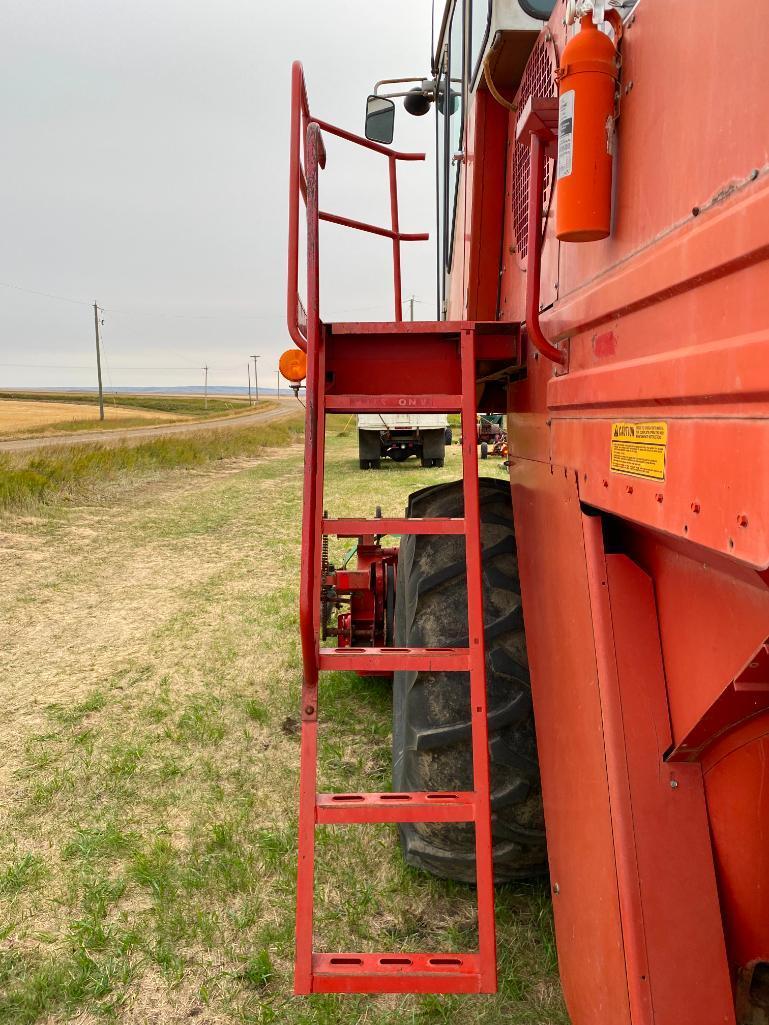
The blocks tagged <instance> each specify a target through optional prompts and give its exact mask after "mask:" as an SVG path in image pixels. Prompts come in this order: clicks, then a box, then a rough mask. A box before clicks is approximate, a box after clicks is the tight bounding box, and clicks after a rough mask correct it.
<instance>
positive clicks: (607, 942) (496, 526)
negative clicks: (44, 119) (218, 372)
mask: <svg viewBox="0 0 769 1025" xmlns="http://www.w3.org/2000/svg"><path fill="white" fill-rule="evenodd" d="M738 12H739V8H738V7H737V6H736V5H734V4H728V3H716V2H715V0H712V2H711V0H704V2H703V0H678V2H677V3H675V4H670V3H668V2H665V0H641V2H638V3H634V2H633V0H626V2H624V3H616V2H611V0H603V2H599V0H594V2H590V0H568V2H567V3H564V2H562V0H560V2H557V3H553V2H552V0H520V3H516V2H514V0H493V2H492V3H490V4H489V3H488V2H487V0H452V2H450V3H448V4H447V5H446V8H445V11H444V15H443V20H442V25H441V29H440V31H439V33H438V35H437V40H438V43H437V48H436V50H435V53H434V54H433V55H432V69H431V75H429V76H427V77H424V78H416V79H414V80H409V81H408V82H407V83H404V84H402V85H400V86H397V85H396V86H393V87H392V88H391V92H390V94H389V95H385V94H383V92H382V91H381V87H380V88H379V89H377V88H375V89H374V92H373V93H372V95H371V96H370V97H369V101H368V115H369V117H368V120H367V136H368V137H366V138H364V137H361V136H358V135H354V134H352V133H350V132H348V131H346V130H343V129H340V128H337V127H336V126H334V125H332V124H330V123H328V122H326V121H323V120H320V119H319V118H317V117H315V116H314V114H313V113H311V110H310V106H309V103H308V99H307V94H306V90H305V86H304V81H303V77H302V71H301V67H300V66H299V65H295V66H294V71H293V98H292V133H291V138H292V150H291V191H290V196H291V199H290V224H289V229H290V242H289V296H288V323H289V330H290V333H291V336H292V338H293V340H294V341H295V343H296V345H297V346H298V348H299V350H301V351H299V352H296V353H295V354H294V355H292V357H291V358H290V359H287V360H286V367H287V368H288V370H289V373H290V375H292V376H293V379H294V380H301V378H302V377H304V376H305V375H306V388H307V430H306V442H305V444H306V460H305V479H304V487H305V495H304V512H303V524H302V539H303V559H302V579H301V610H300V612H301V616H300V620H301V636H302V651H303V660H304V681H303V689H302V768H301V792H300V838H299V875H298V892H297V957H296V988H297V991H298V992H300V993H310V992H436V993H445V992H455V993H458V992H465V993H469V992H475V993H478V992H490V991H492V990H494V988H495V986H496V945H495V931H494V906H493V905H494V890H493V886H494V880H495V878H496V880H497V881H500V880H505V879H510V878H519V877H522V876H526V875H530V874H532V873H537V872H541V871H542V870H543V868H544V866H545V863H547V866H548V867H549V873H550V880H551V885H552V893H553V907H554V914H555V925H556V935H557V943H558V958H559V966H560V973H561V980H562V985H563V991H564V995H565V999H566V1003H567V1006H568V1009H569V1013H570V1016H571V1019H572V1021H573V1023H574V1025H766V1023H767V1022H769V825H768V824H769V640H768V639H769V516H768V515H767V514H768V513H769V473H768V472H767V469H768V468H769V328H768V327H767V325H768V324H769V264H767V260H769V172H768V171H767V167H768V166H769V151H768V150H767V140H769V112H768V111H769V108H767V105H766V102H765V99H764V97H765V94H766V86H767V84H768V76H767V72H766V60H765V55H766V53H767V51H768V50H769V22H767V20H766V18H762V17H760V13H759V17H757V18H755V17H754V18H752V19H749V21H747V22H746V21H738ZM415 82H416V84H414V83H415ZM392 93H395V94H396V95H405V99H406V107H407V110H409V111H410V112H411V113H416V114H424V113H426V112H428V111H431V112H432V114H433V116H434V118H435V121H436V125H437V129H436V136H437V139H438V168H439V174H438V179H439V189H438V203H437V209H438V218H437V230H438V242H439V244H438V252H439V261H440V263H439V274H438V278H439V282H440V295H439V307H440V309H441V311H442V319H440V320H438V321H434V322H417V323H411V322H409V323H403V322H402V321H401V319H400V310H401V293H400V249H401V245H402V244H404V243H407V242H408V243H411V242H416V241H419V240H420V239H424V238H426V235H425V234H408V233H406V232H404V231H403V230H402V229H401V227H400V224H399V218H398V200H397V168H398V167H399V165H401V164H402V163H403V162H410V161H415V160H416V161H418V160H421V159H422V158H423V154H415V153H403V152H400V151H397V150H395V149H392V148H391V145H390V143H391V140H392V124H393V117H394V103H393V96H392ZM329 135H333V136H336V137H338V138H340V139H343V140H346V141H347V142H349V143H350V144H351V145H356V146H362V147H365V148H367V149H368V150H371V151H373V152H374V153H377V154H379V155H380V157H381V158H382V160H383V162H385V163H386V165H387V168H388V170H389V181H390V198H391V204H390V208H391V221H390V223H389V224H388V225H380V224H377V225H373V224H368V223H364V222H360V221H355V220H352V219H351V218H348V217H346V216H345V215H344V214H342V213H337V212H331V211H327V210H325V209H324V207H323V205H322V203H321V200H320V189H321V185H322V179H323V175H324V174H326V173H331V169H330V168H329V169H328V170H327V171H322V169H323V168H324V167H325V164H326V154H325V148H324V142H323V140H324V137H327V136H329ZM426 137H427V135H426ZM303 198H304V199H305V200H306V216H307V257H308V260H307V263H308V265H307V276H306V291H304V301H303V302H300V300H299V279H300V274H299V261H298V240H299V218H300V210H301V201H302V199H303ZM320 221H326V222H331V223H333V224H336V225H340V226H344V227H347V228H351V229H354V230H362V231H366V232H373V233H374V234H376V235H378V236H381V237H383V238H384V239H386V240H387V244H390V245H391V246H392V253H393V268H394V286H395V287H394V293H395V294H394V311H395V313H394V319H393V321H392V322H386V323H365V324H361V323H352V324H340V323H327V322H325V321H323V320H322V317H321V304H320V295H319V262H320V259H321V257H320V251H319V241H318V226H319V222H320ZM302 277H303V275H302ZM305 310H306V313H305ZM424 382H429V391H426V390H425V384H424ZM500 409H503V410H505V411H506V417H507V421H506V422H507V434H508V446H509V453H508V463H509V472H510V477H509V481H507V480H503V481H502V480H500V481H492V480H485V479H479V475H478V465H477V458H478V450H477V445H476V417H477V415H478V413H482V414H486V413H491V412H492V411H495V410H500ZM411 411H414V412H418V413H420V414H425V413H427V414H430V415H432V414H434V413H440V414H446V413H459V414H461V418H462V426H463V430H462V438H463V441H462V463H463V478H462V480H461V481H457V482H456V483H453V484H449V485H440V486H434V487H428V488H424V489H422V490H421V491H418V492H416V493H415V494H414V495H412V496H411V499H410V502H409V505H408V509H407V511H406V515H405V516H404V517H399V518H397V519H393V518H382V517H374V518H373V519H366V518H363V517H361V518H353V519H338V518H336V517H334V515H333V511H332V513H331V515H327V514H326V513H325V512H324V498H323V474H324V437H325V417H326V415H327V414H328V413H333V412H344V413H348V414H350V413H359V414H374V415H382V416H385V417H387V416H388V415H395V414H399V413H404V412H411ZM334 535H336V536H342V537H347V538H357V545H358V548H357V551H358V562H357V565H356V566H354V567H346V568H345V569H344V570H335V569H333V567H330V566H329V565H328V560H327V558H326V557H325V555H324V553H325V551H326V547H325V541H324V538H326V537H328V536H334ZM396 537H398V538H400V544H399V545H398V546H396ZM388 539H389V540H388ZM524 626H525V636H524ZM328 636H332V637H334V639H335V640H336V643H335V644H333V646H330V647H326V646H325V643H326V642H324V637H328ZM331 669H351V670H356V671H358V672H377V673H392V674H393V679H394V729H393V747H394V789H393V791H392V792H387V793H368V794H366V793H356V794H319V793H317V792H316V753H317V733H318V730H319V729H321V728H322V726H319V722H318V705H319V701H321V700H322V687H319V679H321V678H322V674H323V673H324V672H325V671H326V670H331ZM529 673H530V676H529ZM428 763H429V764H430V765H432V766H434V767H437V768H436V771H434V772H433V773H432V774H431V775H430V777H427V776H426V774H425V765H426V764H428ZM436 781H440V782H439V787H440V789H437V788H436V786H435V784H436ZM345 822H357V823H371V822H396V823H399V824H400V829H401V838H402V844H403V849H404V852H405V856H406V859H407V860H408V861H409V863H410V864H413V865H416V866H419V867H421V868H424V869H427V870H428V871H431V872H435V873H436V874H439V875H441V876H444V877H449V878H453V879H458V880H468V881H473V882H475V883H476V887H477V900H478V923H479V947H478V949H477V950H475V951H469V952H458V953H450V954H446V953H434V952H433V953H431V952H426V953H423V954H409V955H400V954H397V953H395V954H393V953H388V952H383V953H365V954H363V953H350V952H344V951H343V952H339V953H336V954H327V953H323V954H321V953H317V952H314V951H313V945H312V938H313V936H312V907H313V900H314V892H313V890H314V887H313V865H314V831H315V827H316V824H319V823H345Z"/></svg>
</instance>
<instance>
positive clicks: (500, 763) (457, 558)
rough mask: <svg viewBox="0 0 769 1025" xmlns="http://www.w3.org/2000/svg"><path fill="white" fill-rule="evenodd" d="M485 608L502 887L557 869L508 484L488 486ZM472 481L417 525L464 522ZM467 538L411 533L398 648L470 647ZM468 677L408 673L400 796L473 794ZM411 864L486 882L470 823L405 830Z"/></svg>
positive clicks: (399, 677)
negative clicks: (550, 865) (546, 815)
mask: <svg viewBox="0 0 769 1025" xmlns="http://www.w3.org/2000/svg"><path fill="white" fill-rule="evenodd" d="M480 500H481V540H482V545H483V603H484V617H485V623H486V629H485V636H486V669H487V689H488V690H487V693H488V702H489V748H490V757H491V786H492V836H493V841H494V875H495V880H496V882H498V883H499V882H505V881H507V880H513V879H523V878H531V877H535V876H540V875H541V874H542V873H543V872H545V871H546V846H545V829H544V819H543V813H542V795H541V789H540V781H539V766H538V763H537V748H536V740H535V736H534V718H533V711H532V704H531V690H530V684H529V671H528V662H527V658H526V640H525V637H524V631H523V618H522V613H521V598H520V585H519V581H518V560H517V554H516V547H515V534H514V528H513V516H512V505H511V500H510V488H509V484H508V482H507V481H501V480H494V479H491V478H481V481H480ZM463 507H464V502H463V496H462V483H461V481H457V482H454V483H450V484H439V485H435V486H433V487H428V488H423V489H422V490H421V491H417V492H416V493H414V494H412V495H411V496H410V498H409V504H408V514H409V515H410V516H420V517H433V516H447V517H451V516H462V515H463V512H464V508H463ZM467 643H468V627H467V583H466V573H465V549H464V537H463V536H462V535H442V536H439V535H433V536H431V535H413V534H412V535H408V536H406V537H404V538H403V540H402V542H401V546H400V552H399V556H398V574H397V595H396V607H395V645H396V647H426V648H429V647H466V646H467ZM469 692H470V680H469V674H468V673H447V672H413V671H409V672H406V671H400V672H396V673H395V675H394V684H393V789H394V790H395V791H407V790H417V791H418V790H441V791H446V790H449V791H453V790H472V789H473V772H472V751H471V731H470V693H469ZM399 829H400V837H401V846H402V848H403V853H404V857H405V860H406V862H407V864H409V865H412V866H414V867H417V868H421V869H424V870H426V871H428V872H431V873H432V874H433V875H436V876H439V877H441V878H443V879H455V880H459V881H462V882H474V881H475V847H474V838H475V833H474V829H473V827H472V825H470V824H459V823H457V824H455V823H451V824H439V823H413V824H412V823H404V824H401V825H400V827H399Z"/></svg>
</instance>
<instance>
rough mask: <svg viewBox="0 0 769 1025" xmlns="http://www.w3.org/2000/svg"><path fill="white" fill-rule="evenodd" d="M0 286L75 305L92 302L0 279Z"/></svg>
mask: <svg viewBox="0 0 769 1025" xmlns="http://www.w3.org/2000/svg"><path fill="white" fill-rule="evenodd" d="M0 288H12V289H14V291H16V292H27V293H29V295H42V296H45V298H46V299H58V300H59V302H63V303H74V304H75V306H91V305H92V304H91V303H89V302H86V301H85V300H84V299H71V298H69V297H68V296H66V295H54V293H53V292H38V291H37V290H36V289H34V288H24V287H23V286H22V285H11V284H9V282H7V281H0Z"/></svg>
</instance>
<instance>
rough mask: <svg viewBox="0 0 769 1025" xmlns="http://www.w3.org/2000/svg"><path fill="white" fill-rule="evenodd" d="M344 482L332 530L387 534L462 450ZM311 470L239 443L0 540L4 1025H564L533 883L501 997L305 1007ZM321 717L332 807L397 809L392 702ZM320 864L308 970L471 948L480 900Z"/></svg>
mask: <svg viewBox="0 0 769 1025" xmlns="http://www.w3.org/2000/svg"><path fill="white" fill-rule="evenodd" d="M334 429H338V428H334ZM231 433H246V432H245V431H244V432H231ZM328 464H329V476H328V487H327V498H326V504H327V505H328V507H329V509H330V511H331V512H332V514H333V515H351V514H353V513H356V514H364V513H366V512H368V511H370V510H371V509H373V506H374V504H380V505H382V507H383V512H384V514H385V515H387V514H388V513H392V514H397V513H399V512H402V509H403V506H404V503H405V497H406V495H407V494H408V492H409V491H411V490H414V489H415V488H417V487H420V486H424V485H425V484H427V483H432V482H434V481H437V480H442V479H452V478H454V477H455V476H456V475H457V474H458V470H459V450H458V448H454V449H452V450H451V453H450V457H449V458H448V459H447V464H446V467H445V469H443V470H430V471H427V470H422V469H420V468H419V467H418V465H416V463H415V461H414V460H410V461H409V462H408V463H407V464H404V465H402V466H400V467H398V466H396V465H394V464H389V463H386V464H383V468H382V470H381V471H380V472H379V473H373V472H371V473H361V472H360V471H359V470H358V469H357V453H356V450H355V444H354V437H353V436H352V434H348V435H346V436H344V437H339V436H332V437H330V438H329V449H328ZM302 465H303V454H302V449H301V447H300V446H299V444H297V443H294V444H293V445H291V446H290V447H288V448H282V449H278V450H273V451H268V452H266V451H263V450H259V451H256V450H254V451H252V452H249V451H248V446H247V445H245V444H244V445H243V446H242V447H241V450H240V452H238V453H236V452H231V453H229V454H228V456H227V458H224V459H215V460H208V459H206V458H201V459H200V460H199V461H197V462H194V463H192V464H188V468H187V469H183V470H182V469H173V468H166V467H164V466H162V465H159V466H155V467H154V468H153V469H152V472H144V470H142V471H141V472H139V471H136V472H131V473H129V474H128V475H127V476H126V477H123V476H122V475H117V476H116V477H115V479H114V480H112V481H107V482H106V483H104V482H101V483H99V484H98V485H96V484H94V485H93V487H92V488H90V487H89V488H84V487H81V488H80V489H75V490H74V491H69V492H65V494H67V495H69V501H68V502H67V503H66V504H62V503H61V502H59V501H58V497H57V496H59V494H60V493H58V492H56V493H52V499H51V500H52V504H49V505H47V506H37V507H35V508H34V509H33V510H32V511H31V512H30V511H27V512H25V513H24V515H17V514H11V513H5V514H4V515H3V516H2V517H0V567H2V574H3V579H4V584H5V586H4V588H3V591H2V594H1V595H0V630H2V634H3V637H4V639H5V641H6V643H4V644H3V645H2V646H0V681H2V682H0V701H1V702H2V706H3V708H4V712H5V715H4V717H3V719H2V721H1V722H0V742H2V744H3V749H4V757H3V760H2V763H1V764H0V808H3V809H4V813H3V821H2V830H0V909H1V910H0V916H1V917H0V1025H27V1023H33V1022H40V1023H46V1025H53V1023H64V1022H70V1021H73V1022H75V1021H76V1022H78V1023H82V1025H92V1023H97V1022H103V1021H107V1022H119V1023H132V1025H133V1023H136V1025H139V1023H141V1025H144V1023H153V1025H167V1023H177V1022H186V1021H188V1020H189V1021H196V1022H201V1023H202V1022H205V1023H206V1025H215V1023H216V1025H218V1023H231V1022H248V1023H273V1022H274V1023H281V1025H284V1023H285V1025H363V1023H365V1025H386V1023H396V1022H397V1023H398V1025H432V1023H451V1025H460V1023H461V1025H465V1023H468V1025H481V1023H483V1025H491V1023H512V1025H565V1023H566V1022H567V1018H566V1016H565V1012H564V1010H563V1006H562V1002H561V997H560V990H559V986H558V981H557V975H556V955H555V948H554V942H553V932H552V921H551V912H550V904H549V898H548V894H547V889H546V887H545V886H544V885H543V884H537V885H532V886H515V887H505V888H503V889H501V890H500V891H499V894H498V928H499V942H500V966H501V992H500V993H499V994H498V995H496V996H493V997H412V996H404V997H378V998H373V997H371V998H369V997H333V996H330V997H313V998H310V999H300V998H295V997H293V996H292V995H291V967H292V966H291V961H292V947H293V906H294V885H295V858H296V811H295V809H296V801H297V782H298V758H299V740H298V733H297V718H298V715H297V705H298V701H299V690H300V672H301V670H300V658H299V647H298V638H297V614H296V607H297V584H298V578H299V568H298V567H299V545H300V530H299V511H300V502H301V469H302ZM145 469H146V467H145ZM483 471H484V472H487V473H489V474H498V473H500V470H499V468H498V463H497V462H496V461H494V462H491V461H490V462H489V463H488V464H483ZM320 710H321V727H320V729H321V737H322V741H321V745H320V760H321V767H320V783H321V787H322V788H324V789H328V790H334V789H340V790H350V789H351V788H353V789H354V788H355V787H361V788H364V789H376V788H379V787H381V788H383V789H386V788H387V787H388V785H389V772H390V756H389V742H390V714H391V706H390V696H389V692H388V687H387V685H386V684H385V683H383V682H382V681H377V680H372V679H367V680H366V679H361V678H358V677H356V676H354V675H352V674H330V675H329V676H328V677H327V678H324V683H323V687H322V691H321V702H320ZM318 840H319V847H318V854H319V873H318V883H317V895H318V902H319V911H318V918H317V929H318V940H317V942H318V944H319V946H321V947H325V949H334V948H338V945H341V946H342V948H347V949H385V950H387V949H394V950H407V949H435V950H440V949H445V950H452V949H454V950H456V949H457V948H460V949H461V948H467V947H468V946H471V945H472V943H473V941H474V932H475V916H474V900H473V893H472V891H471V890H470V889H467V888H464V887H459V886H455V885H451V884H447V883H442V882H439V881H437V880H434V879H432V878H430V877H428V876H425V875H422V874H420V873H417V872H415V871H413V870H410V869H407V868H405V867H404V866H403V864H402V861H401V859H400V854H399V850H398V846H397V842H396V836H395V829H394V827H389V826H382V827H356V826H351V827H340V828H336V829H335V828H324V829H323V830H322V831H319V834H318Z"/></svg>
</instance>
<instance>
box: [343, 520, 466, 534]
mask: <svg viewBox="0 0 769 1025" xmlns="http://www.w3.org/2000/svg"><path fill="white" fill-rule="evenodd" d="M464 532H465V521H464V519H463V518H462V517H461V516H457V517H434V518H433V519H419V518H416V517H414V518H408V519H407V518H405V517H392V516H384V517H379V519H330V520H324V521H323V533H324V534H326V535H330V536H331V537H359V536H360V535H365V534H464Z"/></svg>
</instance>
